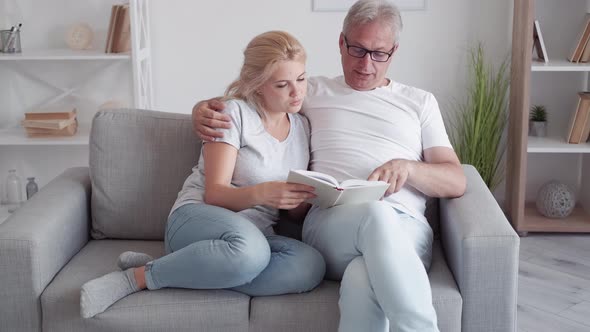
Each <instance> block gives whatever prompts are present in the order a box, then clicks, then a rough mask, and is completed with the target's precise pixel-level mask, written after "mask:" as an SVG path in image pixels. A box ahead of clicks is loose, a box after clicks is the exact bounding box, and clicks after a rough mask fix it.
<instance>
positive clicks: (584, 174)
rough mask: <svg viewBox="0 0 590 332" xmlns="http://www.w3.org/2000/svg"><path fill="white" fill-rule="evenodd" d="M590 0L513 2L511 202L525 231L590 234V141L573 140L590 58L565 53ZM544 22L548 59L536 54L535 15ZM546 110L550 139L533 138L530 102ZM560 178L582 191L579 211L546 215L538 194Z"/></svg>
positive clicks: (514, 222) (512, 218) (509, 205)
mask: <svg viewBox="0 0 590 332" xmlns="http://www.w3.org/2000/svg"><path fill="white" fill-rule="evenodd" d="M589 5H590V0H568V1H567V5H566V4H565V3H564V2H562V1H560V0H514V24H513V35H512V65H511V69H512V75H511V80H512V83H511V87H510V121H509V130H508V133H509V134H508V136H509V137H508V153H507V178H506V183H507V186H506V196H507V199H506V202H507V206H506V208H507V212H508V215H509V219H510V221H511V222H512V225H513V226H514V228H515V229H516V230H517V231H518V232H519V233H521V234H526V233H527V232H590V143H581V144H568V143H567V142H566V133H567V132H568V130H569V126H570V121H571V118H572V116H573V112H574V111H575V109H576V107H577V102H578V96H577V93H578V92H579V91H587V90H588V89H589V87H590V84H589V75H588V73H589V72H590V63H572V62H569V61H568V60H567V56H568V54H569V52H570V50H571V48H572V46H573V44H574V43H575V40H576V36H577V34H578V32H579V30H580V29H582V25H583V23H584V20H585V15H586V14H585V13H586V12H588V11H589V8H590V6H589ZM535 19H537V20H539V22H540V26H541V32H542V34H543V38H544V40H545V45H546V47H547V52H548V54H549V59H550V61H549V62H548V63H544V62H538V61H533V60H532V56H533V55H532V52H531V50H532V46H533V40H532V36H533V21H534V20H535ZM535 104H541V105H545V106H546V107H547V109H548V116H547V117H548V137H530V136H528V124H529V123H528V118H529V109H530V106H531V105H535ZM550 180H558V181H561V182H564V183H566V184H568V185H570V186H571V187H572V188H573V189H574V190H575V193H576V198H577V202H576V203H577V204H576V208H575V209H574V212H573V213H572V214H571V215H570V216H569V217H567V218H565V219H562V220H556V219H550V218H546V217H544V216H542V215H540V214H539V213H538V212H537V210H536V208H535V204H534V201H535V198H536V193H537V191H538V189H539V188H540V186H541V185H542V184H543V183H546V182H548V181H550Z"/></svg>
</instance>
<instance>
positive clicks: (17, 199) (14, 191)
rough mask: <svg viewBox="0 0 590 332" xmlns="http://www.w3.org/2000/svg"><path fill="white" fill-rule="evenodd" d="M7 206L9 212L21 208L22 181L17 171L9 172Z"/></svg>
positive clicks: (7, 178)
mask: <svg viewBox="0 0 590 332" xmlns="http://www.w3.org/2000/svg"><path fill="white" fill-rule="evenodd" d="M5 188H6V205H7V207H8V212H14V211H15V210H16V209H18V207H19V206H20V204H21V202H22V198H23V188H22V181H21V179H20V177H19V176H18V175H17V174H16V170H15V169H11V170H9V171H8V176H7V177H6V187H5Z"/></svg>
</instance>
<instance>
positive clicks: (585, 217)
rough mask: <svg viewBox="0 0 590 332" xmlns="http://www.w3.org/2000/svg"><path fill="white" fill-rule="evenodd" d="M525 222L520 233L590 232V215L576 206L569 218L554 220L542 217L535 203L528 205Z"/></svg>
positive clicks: (520, 228)
mask: <svg viewBox="0 0 590 332" xmlns="http://www.w3.org/2000/svg"><path fill="white" fill-rule="evenodd" d="M524 221H525V222H524V224H522V225H520V227H519V228H518V231H519V232H559V233H587V232H590V215H589V214H588V213H586V211H584V209H583V208H582V207H580V206H576V208H575V209H574V211H573V212H572V214H571V215H570V216H569V217H567V218H564V219H552V218H547V217H545V216H543V215H541V214H540V213H539V212H538V211H537V208H536V207H535V203H527V204H526V207H525V210H524Z"/></svg>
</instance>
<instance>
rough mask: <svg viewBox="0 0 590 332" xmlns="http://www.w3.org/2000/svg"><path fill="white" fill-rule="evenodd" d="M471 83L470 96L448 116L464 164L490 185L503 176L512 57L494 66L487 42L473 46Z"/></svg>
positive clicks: (450, 136) (455, 145)
mask: <svg viewBox="0 0 590 332" xmlns="http://www.w3.org/2000/svg"><path fill="white" fill-rule="evenodd" d="M469 69H470V74H471V77H470V83H469V87H468V95H467V100H465V102H463V103H460V104H459V105H458V110H457V111H456V112H451V113H450V114H449V115H450V117H449V118H448V119H447V120H448V122H450V127H451V128H452V130H450V132H449V138H450V139H451V143H452V144H453V148H454V149H455V152H456V153H457V156H459V160H461V163H463V164H470V165H473V166H474V167H475V168H476V169H477V171H478V172H479V174H480V175H481V177H482V179H483V180H484V182H485V183H486V185H487V186H488V188H490V190H494V188H495V187H496V186H497V185H498V184H500V182H501V181H502V176H503V169H502V164H501V162H500V161H501V160H502V156H503V154H504V151H505V147H506V146H505V144H504V142H503V140H502V134H503V132H504V127H505V125H506V122H507V116H508V103H507V95H508V86H509V82H510V78H509V75H508V74H509V71H508V69H509V67H508V60H507V59H505V60H504V61H503V62H502V63H501V64H500V66H499V67H498V68H493V66H491V65H490V64H488V63H486V61H485V60H484V51H483V46H482V45H481V43H479V44H478V45H477V46H476V47H474V48H473V49H472V50H471V62H470V68H469Z"/></svg>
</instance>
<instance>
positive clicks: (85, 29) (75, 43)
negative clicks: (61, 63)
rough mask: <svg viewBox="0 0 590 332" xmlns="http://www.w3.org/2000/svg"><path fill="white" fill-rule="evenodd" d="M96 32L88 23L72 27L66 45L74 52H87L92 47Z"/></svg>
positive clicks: (68, 32) (67, 34)
mask: <svg viewBox="0 0 590 332" xmlns="http://www.w3.org/2000/svg"><path fill="white" fill-rule="evenodd" d="M92 39H94V32H93V31H92V28H91V27H90V26H89V25H88V24H86V23H78V24H74V25H72V26H71V27H70V28H69V29H68V31H67V33H66V44H68V46H69V47H70V48H71V49H73V50H87V49H89V48H90V46H91V45H92Z"/></svg>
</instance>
